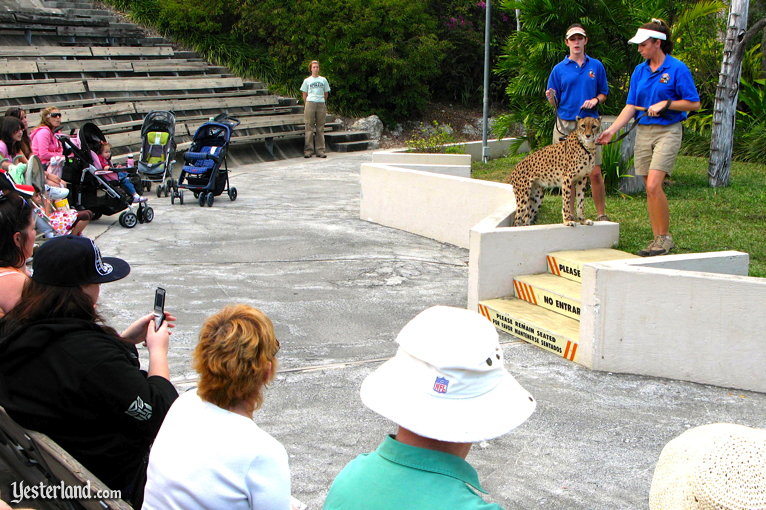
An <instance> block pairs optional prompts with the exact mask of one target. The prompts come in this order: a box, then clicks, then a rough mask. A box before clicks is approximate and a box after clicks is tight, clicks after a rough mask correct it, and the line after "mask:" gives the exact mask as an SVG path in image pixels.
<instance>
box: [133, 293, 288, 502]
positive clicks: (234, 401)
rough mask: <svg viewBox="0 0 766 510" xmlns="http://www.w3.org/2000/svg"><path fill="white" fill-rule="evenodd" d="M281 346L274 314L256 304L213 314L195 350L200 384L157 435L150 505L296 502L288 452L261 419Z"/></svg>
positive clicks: (186, 395)
mask: <svg viewBox="0 0 766 510" xmlns="http://www.w3.org/2000/svg"><path fill="white" fill-rule="evenodd" d="M278 350H279V341H278V340H277V338H276V336H275V334H274V326H273V325H272V323H271V320H270V319H269V318H268V317H267V316H266V315H265V314H264V313H263V312H262V311H260V310H258V309H256V308H253V307H251V306H247V305H233V306H227V307H226V308H224V309H223V310H221V311H220V312H218V313H217V314H215V315H213V316H212V317H210V318H208V319H207V320H206V321H205V323H204V324H203V325H202V329H201V330H200V333H199V343H198V344H197V347H196V349H195V350H194V369H195V370H196V371H197V372H198V373H199V385H198V387H197V391H188V392H186V393H184V394H183V395H182V396H181V397H180V398H179V399H178V401H177V402H176V403H175V404H173V407H172V408H171V409H170V412H169V413H168V415H167V417H166V418H165V422H164V423H163V425H162V428H161V429H160V432H159V434H158V435H157V439H156V440H155V441H154V445H153V446H152V451H151V454H150V456H149V470H148V472H147V484H146V492H145V497H144V506H143V508H144V510H151V509H162V510H168V509H179V510H182V509H186V508H196V509H200V510H205V509H217V508H226V509H227V510H239V509H242V510H245V509H248V510H249V509H255V508H257V509H259V510H289V509H290V471H289V468H288V465H287V452H286V451H285V448H284V447H283V446H282V444H280V443H279V441H277V440H276V439H274V438H273V437H271V436H270V435H269V434H268V433H267V432H265V431H264V430H262V429H261V428H260V427H258V425H256V424H255V422H254V421H253V413H254V412H255V410H256V409H258V408H259V407H260V406H261V404H262V403H263V389H264V387H265V386H266V385H267V384H268V383H269V382H271V381H272V380H273V379H274V376H275V374H276V371H277V359H276V355H277V351H278ZM189 445H194V448H189Z"/></svg>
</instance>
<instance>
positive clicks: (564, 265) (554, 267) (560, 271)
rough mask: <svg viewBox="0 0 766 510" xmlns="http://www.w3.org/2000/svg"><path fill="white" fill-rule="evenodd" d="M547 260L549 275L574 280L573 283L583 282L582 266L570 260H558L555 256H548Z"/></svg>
mask: <svg viewBox="0 0 766 510" xmlns="http://www.w3.org/2000/svg"><path fill="white" fill-rule="evenodd" d="M547 259H548V272H549V273H551V274H554V275H556V276H561V277H562V278H566V279H567V280H572V281H573V282H578V283H579V282H581V281H582V276H581V273H582V264H578V263H574V262H572V261H570V260H562V259H558V258H556V257H554V256H553V255H548V256H547Z"/></svg>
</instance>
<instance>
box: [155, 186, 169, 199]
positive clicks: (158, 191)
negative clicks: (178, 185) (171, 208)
mask: <svg viewBox="0 0 766 510" xmlns="http://www.w3.org/2000/svg"><path fill="white" fill-rule="evenodd" d="M161 196H162V184H160V185H159V186H157V198H160V197H161ZM165 196H167V195H165Z"/></svg>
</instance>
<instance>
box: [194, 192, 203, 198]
mask: <svg viewBox="0 0 766 510" xmlns="http://www.w3.org/2000/svg"><path fill="white" fill-rule="evenodd" d="M203 195H204V193H203ZM194 198H199V191H195V192H194Z"/></svg>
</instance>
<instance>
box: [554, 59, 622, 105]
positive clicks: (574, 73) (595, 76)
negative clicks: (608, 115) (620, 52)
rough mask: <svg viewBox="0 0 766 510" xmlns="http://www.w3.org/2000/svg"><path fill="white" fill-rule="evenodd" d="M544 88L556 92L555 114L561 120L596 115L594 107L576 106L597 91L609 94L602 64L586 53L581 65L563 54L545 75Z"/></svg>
mask: <svg viewBox="0 0 766 510" xmlns="http://www.w3.org/2000/svg"><path fill="white" fill-rule="evenodd" d="M546 89H553V90H555V91H556V97H557V98H558V101H559V107H558V109H557V110H556V113H557V114H558V116H559V118H560V119H563V120H575V119H576V118H577V117H598V109H595V110H580V107H581V106H582V104H583V103H584V102H585V101H587V100H588V99H593V98H594V97H596V96H597V95H599V94H604V95H608V94H609V85H608V84H607V82H606V70H605V69H604V65H603V64H602V63H601V62H600V61H598V60H596V59H595V58H590V57H589V56H588V55H585V61H584V62H583V64H582V66H580V65H579V64H578V63H577V62H575V61H574V60H570V58H569V57H568V56H567V57H564V60H562V61H561V62H559V63H558V64H556V66H555V67H554V68H553V71H551V74H550V76H548V86H547V87H546Z"/></svg>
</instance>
